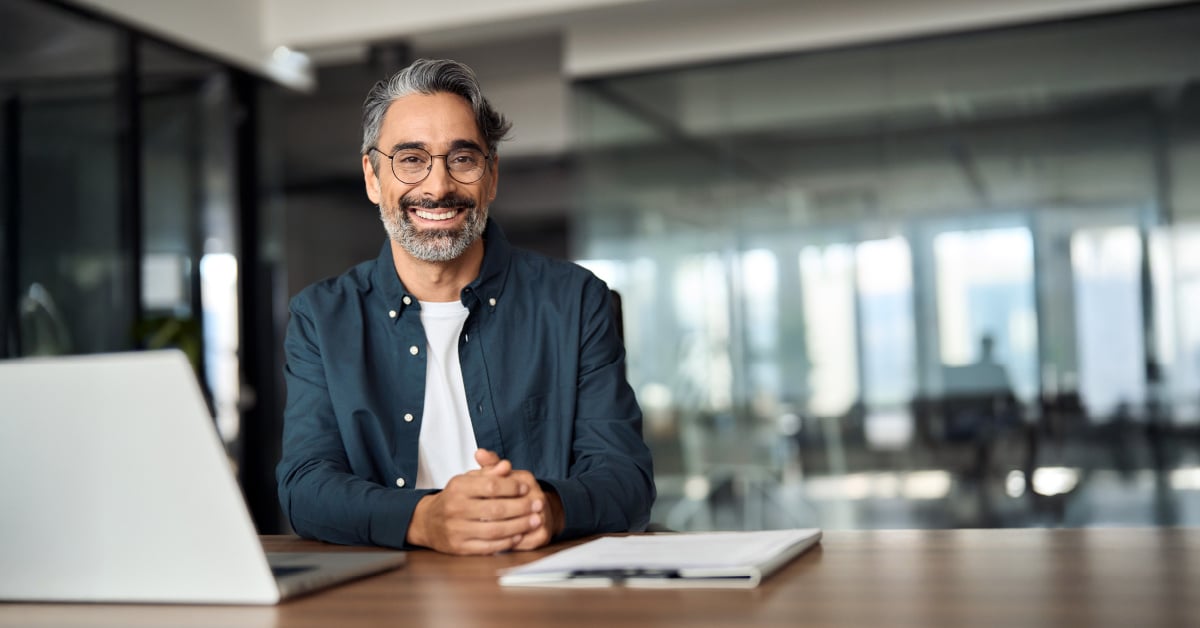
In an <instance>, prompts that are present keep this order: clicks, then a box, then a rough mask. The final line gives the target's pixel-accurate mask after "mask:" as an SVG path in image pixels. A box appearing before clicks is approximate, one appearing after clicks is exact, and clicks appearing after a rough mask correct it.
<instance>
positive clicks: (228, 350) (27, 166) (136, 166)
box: [0, 0, 280, 532]
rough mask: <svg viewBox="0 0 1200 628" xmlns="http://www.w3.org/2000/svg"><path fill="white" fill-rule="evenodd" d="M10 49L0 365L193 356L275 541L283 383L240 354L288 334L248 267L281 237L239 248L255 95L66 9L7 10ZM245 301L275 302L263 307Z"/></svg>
mask: <svg viewBox="0 0 1200 628" xmlns="http://www.w3.org/2000/svg"><path fill="white" fill-rule="evenodd" d="M0 42H3V43H0V105H2V108H3V115H2V117H0V139H3V145H4V149H3V152H2V154H0V235H2V237H0V359H5V358H17V357H25V356H40V355H62V354H84V353H99V352H114V351H130V350H140V349H160V348H168V347H170V348H178V349H180V350H182V351H183V352H184V353H186V354H187V356H188V358H189V359H190V360H191V362H192V363H193V365H194V366H195V368H196V372H197V380H198V381H199V382H200V385H201V387H202V389H203V390H204V392H205V395H206V397H207V399H208V401H209V403H210V409H211V411H212V413H213V416H214V419H215V421H216V424H217V427H218V430H219V432H220V434H221V436H222V438H223V440H224V441H225V444H226V446H227V448H228V450H229V453H230V458H231V462H233V463H234V465H235V466H237V467H239V468H240V470H241V471H242V472H243V473H242V478H241V479H242V481H243V486H244V487H245V488H246V490H247V495H248V497H249V498H250V507H251V510H252V512H253V514H254V515H255V518H256V521H257V522H258V523H259V525H260V528H261V529H262V530H263V531H264V532H273V531H277V529H278V517H277V509H278V507H277V505H276V502H275V497H274V479H273V472H272V471H271V470H270V468H269V467H271V466H273V464H274V460H273V459H272V453H271V451H272V448H274V449H277V448H278V444H277V442H275V444H274V445H272V444H271V443H272V442H274V441H278V436H277V435H275V436H273V437H272V436H271V435H270V432H271V431H272V430H277V429H278V427H279V422H280V421H279V419H278V417H273V416H272V415H271V408H272V404H273V397H274V396H275V393H274V391H275V388H274V378H275V377H276V374H275V373H276V371H277V370H278V369H277V368H276V367H275V366H274V357H273V356H271V355H270V353H271V351H270V350H268V351H265V352H258V351H257V350H256V351H255V352H254V355H253V356H252V357H254V358H255V359H257V360H258V361H259V362H261V363H262V366H261V367H260V368H257V369H254V370H249V369H247V368H246V364H245V363H244V362H245V361H246V358H245V357H244V353H243V350H242V348H241V347H242V346H243V344H244V343H243V340H242V339H243V338H246V337H249V338H255V339H258V338H261V339H264V340H265V342H266V343H267V345H268V346H272V343H273V342H274V333H273V332H274V330H275V328H276V327H277V325H275V324H274V323H272V322H271V320H270V317H271V316H276V311H277V308H276V307H275V306H274V305H273V302H272V298H273V297H272V293H273V290H274V288H273V287H272V286H271V285H269V284H267V283H259V284H255V285H254V286H253V287H247V281H246V279H245V274H246V273H245V271H244V268H245V267H247V265H248V264H249V263H250V262H253V260H255V259H259V258H258V257H256V256H255V255H252V254H248V253H247V251H254V250H255V248H254V247H256V246H257V245H258V244H259V243H260V242H265V241H269V240H270V239H271V235H272V234H271V233H269V232H266V231H262V232H259V233H258V235H259V238H258V239H252V240H250V241H248V242H246V243H243V242H242V241H241V236H242V235H243V234H244V233H245V226H246V225H248V224H254V221H255V219H256V217H257V216H258V207H257V193H256V192H255V190H257V189H258V187H257V186H259V185H260V182H259V181H258V180H257V179H256V178H255V177H254V176H251V175H252V174H253V170H252V169H251V166H248V165H247V164H251V163H253V162H255V161H256V160H257V156H256V154H255V152H254V151H255V147H256V138H254V137H248V136H249V135H251V134H252V133H253V132H254V126H253V125H252V124H250V123H249V122H248V121H252V120H253V119H254V116H255V111H254V109H253V103H252V102H251V100H252V98H250V96H251V95H252V94H250V93H251V92H253V91H254V90H255V89H257V84H256V83H257V82H256V81H254V80H253V79H249V78H247V77H246V76H245V75H244V74H242V73H240V72H238V71H236V70H234V69H233V68H230V67H229V66H226V65H223V64H221V63H219V62H216V61H214V60H212V59H209V58H206V57H204V56H201V55H198V54H194V53H192V52H189V51H186V50H183V49H180V48H178V47H175V46H172V45H170V44H168V43H166V42H162V41H159V40H156V39H154V38H152V37H150V36H147V35H144V34H141V33H138V32H136V31H134V30H132V29H129V28H127V27H124V26H122V25H119V24H115V23H112V22H109V21H106V20H104V19H100V18H98V17H95V16H92V15H90V14H88V13H86V12H83V11H80V10H75V9H72V8H69V7H66V6H63V5H59V4H55V3H45V2H35V1H33V0H0ZM248 173H249V174H248ZM248 190H249V192H248ZM250 265H251V266H252V264H250ZM251 270H253V268H251ZM247 291H249V292H250V293H251V294H252V295H258V294H259V293H262V294H263V295H265V298H262V297H260V300H259V302H258V305H257V306H256V309H255V310H253V311H247V308H246V307H244V305H243V301H244V299H243V297H244V295H245V294H246V293H247ZM262 312H266V313H267V314H266V317H267V320H266V324H263V323H262V320H263V316H262V315H261V314H262ZM243 315H245V319H243ZM243 320H248V321H250V322H249V325H247V324H245V323H243ZM247 327H250V329H247ZM255 329H260V330H262V331H261V333H255ZM247 390H248V391H251V392H254V393H257V395H248V397H249V399H245V398H243V395H244V392H243V391H247ZM255 412H259V414H258V415H255V414H254V413H255ZM247 416H256V417H257V418H258V421H257V422H256V423H255V426H257V427H254V426H249V427H250V429H247V428H248V426H247V425H244V421H243V419H245V418H246V417H247ZM252 430H257V432H255V434H256V436H255V437H254V438H253V440H254V442H253V443H252V444H249V445H247V446H246V447H243V444H245V440H246V438H245V437H246V435H247V433H248V432H250V431H252ZM258 432H262V433H263V434H264V435H258V434H257V433H258Z"/></svg>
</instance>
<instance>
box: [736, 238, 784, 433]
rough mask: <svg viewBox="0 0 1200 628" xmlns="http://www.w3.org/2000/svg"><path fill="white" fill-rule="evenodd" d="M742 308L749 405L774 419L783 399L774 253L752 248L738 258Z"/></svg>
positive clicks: (777, 272)
mask: <svg viewBox="0 0 1200 628" xmlns="http://www.w3.org/2000/svg"><path fill="white" fill-rule="evenodd" d="M741 271H742V299H741V301H742V307H743V313H744V316H745V325H744V326H745V330H746V359H745V362H746V378H747V385H748V387H749V391H748V392H749V397H750V402H751V404H752V405H753V407H754V408H755V411H756V413H757V414H758V416H760V417H767V418H774V417H775V416H777V415H778V413H779V407H778V402H779V400H780V399H781V398H782V396H783V393H784V391H783V381H782V375H781V373H780V369H779V356H778V355H777V353H778V350H779V270H778V260H777V259H776V257H775V253H773V252H771V251H769V250H766V249H754V250H751V251H746V252H745V253H743V254H742V255H741Z"/></svg>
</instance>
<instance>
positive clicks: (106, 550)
mask: <svg viewBox="0 0 1200 628" xmlns="http://www.w3.org/2000/svg"><path fill="white" fill-rule="evenodd" d="M404 559H405V556H404V553H403V552H395V551H386V552H385V551H370V552H335V553H328V552H312V553H283V554H274V553H271V554H267V553H265V552H264V551H263V548H262V544H261V543H260V541H259V538H258V536H257V533H256V532H255V529H254V525H253V523H252V522H251V520H250V515H249V512H248V511H247V510H246V505H245V502H244V501H243V500H242V496H241V491H240V489H239V488H238V484H237V482H236V480H235V479H234V476H233V470H232V467H231V465H230V463H229V460H228V458H227V457H226V455H225V451H224V448H223V447H222V445H221V442H220V440H219V438H218V436H217V433H216V430H215V426H214V423H213V421H212V418H211V417H210V416H209V414H208V410H207V406H206V405H205V402H204V399H203V397H202V396H201V393H200V389H199V386H198V385H197V383H196V377H195V375H194V372H193V370H192V367H191V365H190V364H189V363H188V361H187V359H186V358H185V357H184V355H183V354H182V353H180V352H178V351H173V350H172V351H149V352H137V353H121V354H104V355H88V356H70V357H55V358H24V359H18V360H9V361H0V601H55V602H110V603H116V602H140V603H182V604H275V603H277V602H279V601H281V600H283V599H285V598H288V597H292V596H295V595H299V594H302V593H307V592H311V591H314V590H317V589H320V588H324V587H328V586H332V585H335V584H338V583H341V582H345V581H347V580H350V579H354V578H358V577H362V576H366V575H370V574H374V573H379V572H382V571H386V570H389V569H394V568H397V567H399V566H401V565H403V564H404Z"/></svg>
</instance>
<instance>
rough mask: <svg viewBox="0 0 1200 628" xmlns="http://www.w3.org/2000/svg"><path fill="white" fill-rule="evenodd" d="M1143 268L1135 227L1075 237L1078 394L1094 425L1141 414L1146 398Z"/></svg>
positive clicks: (1080, 233)
mask: <svg viewBox="0 0 1200 628" xmlns="http://www.w3.org/2000/svg"><path fill="white" fill-rule="evenodd" d="M1141 265H1142V243H1141V239H1140V237H1139V236H1138V230H1137V228H1136V227H1114V228H1106V229H1086V230H1081V231H1078V232H1076V233H1075V234H1074V235H1073V236H1071V269H1072V271H1073V272H1074V275H1075V320H1076V327H1075V329H1076V334H1077V337H1078V346H1079V393H1080V395H1081V396H1082V398H1083V402H1084V405H1085V406H1086V407H1087V410H1088V413H1089V414H1090V415H1091V416H1092V418H1093V420H1095V419H1097V418H1100V417H1107V416H1110V415H1112V414H1113V413H1114V412H1117V411H1123V412H1125V413H1129V412H1138V413H1140V408H1141V405H1142V403H1143V402H1144V401H1145V399H1146V381H1145V374H1144V368H1145V367H1144V364H1145V362H1144V359H1143V356H1144V355H1145V353H1144V347H1143V345H1142V336H1143V335H1142V310H1141V292H1142V280H1141Z"/></svg>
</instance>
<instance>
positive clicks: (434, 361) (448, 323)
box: [417, 301, 479, 488]
mask: <svg viewBox="0 0 1200 628" xmlns="http://www.w3.org/2000/svg"><path fill="white" fill-rule="evenodd" d="M468 313H469V312H468V310H467V308H466V307H464V306H463V304H462V303H461V302H459V301H452V302H450V303H429V302H425V301H422V302H421V325H423V326H424V327H425V338H426V341H427V342H428V348H427V350H428V353H426V354H425V358H426V367H425V415H424V416H423V417H422V418H421V436H420V439H419V442H418V446H417V488H445V486H446V482H449V481H450V478H452V477H454V476H456V475H459V474H461V473H465V472H467V471H470V470H472V469H478V468H479V465H478V464H477V463H476V462H475V449H476V448H477V447H478V446H477V445H476V444H475V430H474V428H473V427H472V426H471V412H470V410H469V409H468V406H467V391H466V388H465V387H464V386H463V376H462V364H460V363H459V360H458V339H459V336H461V335H462V329H463V324H464V323H466V322H467V314H468Z"/></svg>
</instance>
